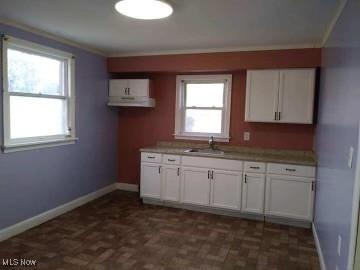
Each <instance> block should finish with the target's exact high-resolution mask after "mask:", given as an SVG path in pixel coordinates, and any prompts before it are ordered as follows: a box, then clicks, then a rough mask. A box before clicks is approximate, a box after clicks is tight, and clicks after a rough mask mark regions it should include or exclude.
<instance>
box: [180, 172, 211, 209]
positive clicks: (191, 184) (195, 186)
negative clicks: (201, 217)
mask: <svg viewBox="0 0 360 270" xmlns="http://www.w3.org/2000/svg"><path fill="white" fill-rule="evenodd" d="M210 173H211V172H210V170H208V169H204V168H192V167H183V169H182V192H181V195H182V198H181V201H182V202H183V203H190V204H195V205H202V206H208V205H209V200H210Z"/></svg>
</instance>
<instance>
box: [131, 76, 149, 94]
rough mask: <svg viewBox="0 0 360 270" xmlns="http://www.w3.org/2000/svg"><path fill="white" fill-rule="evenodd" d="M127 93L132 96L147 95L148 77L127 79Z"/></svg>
mask: <svg viewBox="0 0 360 270" xmlns="http://www.w3.org/2000/svg"><path fill="white" fill-rule="evenodd" d="M129 95H130V96H133V97H148V96H149V80H148V79H131V80H129Z"/></svg>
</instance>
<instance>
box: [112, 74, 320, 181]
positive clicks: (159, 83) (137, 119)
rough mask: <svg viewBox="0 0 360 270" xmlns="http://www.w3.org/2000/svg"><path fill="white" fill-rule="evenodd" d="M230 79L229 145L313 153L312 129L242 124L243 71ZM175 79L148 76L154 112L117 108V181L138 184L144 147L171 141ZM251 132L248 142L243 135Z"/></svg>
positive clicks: (243, 105)
mask: <svg viewBox="0 0 360 270" xmlns="http://www.w3.org/2000/svg"><path fill="white" fill-rule="evenodd" d="M231 73H232V75H233V85H232V98H231V105H232V106H231V124H230V137H231V141H230V143H229V144H230V145H242V146H253V147H264V148H276V149H293V150H312V149H313V138H314V125H289V124H265V123H246V122H244V113H245V91H246V71H245V70H242V71H236V72H231ZM176 75H177V74H174V73H150V74H148V77H150V79H151V80H152V87H153V90H154V91H153V93H154V98H155V99H156V107H155V108H130V107H129V108H119V129H120V132H119V133H120V135H119V166H118V169H119V172H118V173H119V181H120V182H124V183H131V184H138V183H139V179H140V153H139V149H140V148H141V147H144V146H150V145H154V144H156V142H157V141H172V140H174V137H173V133H174V128H175V97H176ZM244 131H250V132H251V139H250V141H249V142H245V141H243V139H242V137H243V132H244Z"/></svg>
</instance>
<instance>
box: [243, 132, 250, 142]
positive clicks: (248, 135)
mask: <svg viewBox="0 0 360 270" xmlns="http://www.w3.org/2000/svg"><path fill="white" fill-rule="evenodd" d="M244 141H250V132H249V131H245V132H244Z"/></svg>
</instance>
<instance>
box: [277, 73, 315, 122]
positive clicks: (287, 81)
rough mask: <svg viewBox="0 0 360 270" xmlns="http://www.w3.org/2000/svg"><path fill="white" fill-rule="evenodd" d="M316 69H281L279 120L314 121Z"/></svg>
mask: <svg viewBox="0 0 360 270" xmlns="http://www.w3.org/2000/svg"><path fill="white" fill-rule="evenodd" d="M314 90H315V69H288V70H281V71H280V87H279V107H278V111H279V118H280V120H279V122H281V123H304V124H311V123H312V122H313V108H314Z"/></svg>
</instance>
